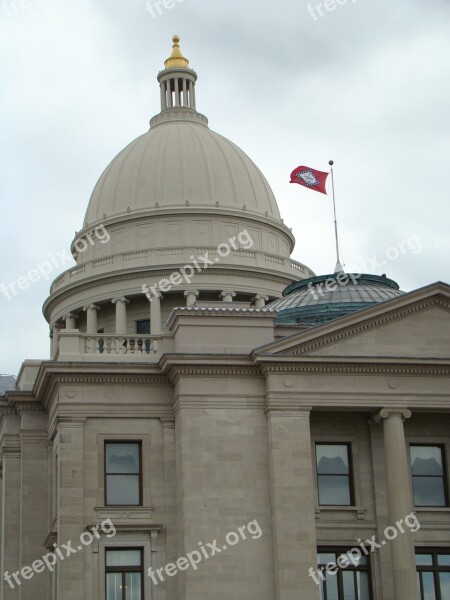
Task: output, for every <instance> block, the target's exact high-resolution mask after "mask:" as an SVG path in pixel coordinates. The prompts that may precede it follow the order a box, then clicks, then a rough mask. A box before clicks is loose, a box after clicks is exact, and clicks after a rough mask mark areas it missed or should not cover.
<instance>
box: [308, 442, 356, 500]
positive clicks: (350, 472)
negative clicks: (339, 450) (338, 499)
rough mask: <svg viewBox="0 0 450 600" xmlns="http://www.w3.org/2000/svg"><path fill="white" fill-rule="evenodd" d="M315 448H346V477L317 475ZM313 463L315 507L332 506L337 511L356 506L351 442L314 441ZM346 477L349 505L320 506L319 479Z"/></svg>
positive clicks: (330, 474)
mask: <svg viewBox="0 0 450 600" xmlns="http://www.w3.org/2000/svg"><path fill="white" fill-rule="evenodd" d="M317 446H346V448H347V459H348V475H336V474H335V473H333V474H332V473H329V474H327V473H326V474H322V473H319V469H318V466H319V465H318V464H317ZM314 463H315V472H316V488H317V505H318V506H319V508H321V507H327V506H332V507H336V509H337V510H339V508H348V507H349V506H350V507H354V506H356V494H355V477H354V470H353V443H352V442H347V441H346V442H343V441H339V442H328V441H320V440H316V441H315V442H314ZM331 476H334V477H336V476H337V477H347V478H348V486H349V497H350V502H349V504H321V503H320V485H319V477H331Z"/></svg>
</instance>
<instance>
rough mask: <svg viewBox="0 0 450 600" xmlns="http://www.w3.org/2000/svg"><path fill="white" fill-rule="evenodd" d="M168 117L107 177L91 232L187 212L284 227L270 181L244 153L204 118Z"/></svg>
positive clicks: (90, 214) (96, 199) (92, 209)
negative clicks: (116, 221) (121, 220)
mask: <svg viewBox="0 0 450 600" xmlns="http://www.w3.org/2000/svg"><path fill="white" fill-rule="evenodd" d="M167 112H170V113H172V114H171V115H170V119H169V120H168V121H166V122H164V121H163V122H156V126H155V125H154V126H152V128H151V129H150V131H148V132H147V133H145V134H144V135H142V136H140V137H138V138H137V139H135V140H134V141H133V142H131V143H130V144H129V145H128V146H127V147H126V148H125V149H124V150H122V152H120V153H119V154H118V155H117V156H116V157H115V158H114V159H113V161H112V162H111V163H110V164H109V166H108V167H107V168H106V170H105V171H104V172H103V174H102V176H101V177H100V179H99V181H98V183H97V185H96V186H95V189H94V191H93V193H92V196H91V199H90V202H89V206H88V209H87V212H86V217H85V223H84V225H85V227H88V226H90V225H92V224H94V223H97V222H99V221H102V220H104V219H105V218H108V219H109V218H111V217H116V216H119V215H124V214H126V213H130V212H131V213H135V212H138V211H148V210H151V209H177V208H178V209H182V208H186V206H189V207H191V208H200V209H202V208H214V207H218V208H220V209H222V210H223V209H225V210H226V209H231V210H234V211H240V212H241V211H246V212H248V213H250V214H256V215H259V216H263V217H266V218H269V219H270V218H272V219H275V220H276V221H277V222H279V223H280V222H281V218H280V213H279V211H278V206H277V203H276V200H275V197H274V195H273V192H272V190H271V188H270V186H269V184H268V182H267V180H266V179H265V177H264V175H263V174H262V173H261V171H260V170H259V169H258V167H257V166H256V165H255V164H254V163H253V162H252V161H251V160H250V158H249V157H248V156H247V155H246V154H245V153H244V152H243V151H242V150H241V149H240V148H238V147H237V146H236V145H235V144H233V142H231V141H230V140H228V139H227V138H225V137H223V136H221V135H219V134H218V133H215V132H214V131H211V130H210V129H209V128H208V126H207V125H206V122H207V121H206V118H205V117H203V118H202V119H200V117H201V115H199V113H196V115H195V116H194V115H193V114H189V113H190V112H191V111H186V109H185V110H184V111H183V109H182V110H179V111H176V110H173V112H172V111H167ZM177 113H178V115H179V117H178V118H177ZM201 121H203V122H201ZM152 125H153V121H152ZM105 215H106V216H105Z"/></svg>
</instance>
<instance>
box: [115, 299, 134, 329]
mask: <svg viewBox="0 0 450 600" xmlns="http://www.w3.org/2000/svg"><path fill="white" fill-rule="evenodd" d="M111 302H112V303H113V304H115V305H116V334H117V335H126V333H127V304H130V301H129V300H127V298H114V300H111Z"/></svg>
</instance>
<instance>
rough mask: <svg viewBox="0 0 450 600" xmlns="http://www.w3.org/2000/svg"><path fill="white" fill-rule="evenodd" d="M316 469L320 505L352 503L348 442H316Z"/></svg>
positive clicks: (346, 504)
mask: <svg viewBox="0 0 450 600" xmlns="http://www.w3.org/2000/svg"><path fill="white" fill-rule="evenodd" d="M316 470H317V491H318V496H319V505H320V506H352V505H353V504H354V497H353V496H354V494H353V482H352V465H351V447H350V444H332V443H326V444H322V443H320V444H316Z"/></svg>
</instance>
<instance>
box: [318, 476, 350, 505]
mask: <svg viewBox="0 0 450 600" xmlns="http://www.w3.org/2000/svg"><path fill="white" fill-rule="evenodd" d="M318 486H319V504H323V505H329V506H349V505H350V485H349V479H348V477H342V476H333V475H332V476H330V475H319V477H318Z"/></svg>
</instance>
